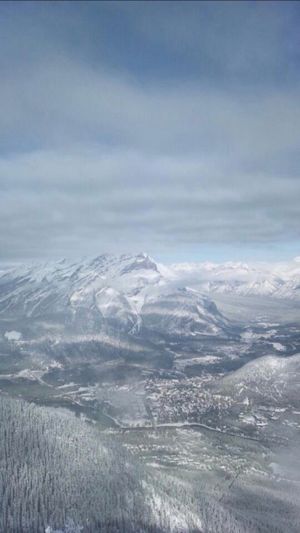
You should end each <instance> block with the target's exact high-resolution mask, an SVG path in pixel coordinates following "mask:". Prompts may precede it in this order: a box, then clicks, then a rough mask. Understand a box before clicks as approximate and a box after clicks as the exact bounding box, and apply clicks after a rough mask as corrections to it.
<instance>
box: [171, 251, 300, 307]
mask: <svg viewBox="0 0 300 533" xmlns="http://www.w3.org/2000/svg"><path fill="white" fill-rule="evenodd" d="M169 272H170V275H171V276H172V277H173V279H174V280H181V282H183V283H185V284H187V285H189V286H191V287H195V288H197V289H198V290H200V291H202V292H206V293H211V294H214V293H222V294H237V295H241V296H272V297H275V298H284V299H292V300H300V262H299V261H298V258H295V259H294V261H291V262H289V263H278V264H267V263H262V264H254V265H247V264H245V263H241V262H236V263H234V262H226V263H223V264H217V263H208V262H204V263H181V264H174V265H171V267H170V268H169ZM212 297H213V296H212Z"/></svg>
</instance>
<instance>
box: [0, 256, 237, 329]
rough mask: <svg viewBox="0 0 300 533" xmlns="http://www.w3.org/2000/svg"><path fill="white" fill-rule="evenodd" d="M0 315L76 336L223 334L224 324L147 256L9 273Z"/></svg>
mask: <svg viewBox="0 0 300 533" xmlns="http://www.w3.org/2000/svg"><path fill="white" fill-rule="evenodd" d="M0 315H2V316H5V317H11V318H12V317H13V318H14V319H20V320H21V319H24V318H25V319H26V320H27V321H33V322H34V321H35V322H36V321H53V320H54V321H55V322H60V324H61V326H63V327H65V328H67V329H69V330H72V332H76V333H80V334H90V333H95V334H96V333H99V332H100V331H103V329H105V328H107V327H109V328H112V329H113V330H116V331H119V332H120V331H122V332H125V333H134V334H137V333H138V332H139V331H140V330H141V329H142V330H143V331H144V332H145V331H146V330H149V331H150V332H156V333H158V334H167V335H170V334H172V335H180V336H189V335H192V336H195V335H214V336H215V335H220V334H226V333H227V330H228V329H229V323H228V321H226V319H225V318H224V317H223V315H222V314H221V313H220V312H219V311H218V309H217V307H216V306H215V304H214V303H213V302H212V301H211V300H210V299H209V298H208V297H207V296H205V297H204V296H202V295H201V293H200V292H199V291H198V290H196V289H189V288H186V287H185V285H184V284H182V283H181V280H174V276H173V275H172V274H171V273H170V272H169V270H168V269H166V268H164V267H160V265H158V264H156V263H155V262H154V260H153V259H151V258H150V257H149V256H148V255H146V254H144V253H141V254H138V255H136V256H133V255H122V256H120V257H115V256H110V255H102V256H98V257H96V258H94V259H92V260H84V261H81V262H75V263H70V262H67V261H66V260H63V261H60V262H57V263H47V264H45V265H31V266H25V267H18V268H14V269H13V270H9V271H6V272H4V273H2V275H1V276H0Z"/></svg>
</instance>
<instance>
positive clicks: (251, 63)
mask: <svg viewBox="0 0 300 533" xmlns="http://www.w3.org/2000/svg"><path fill="white" fill-rule="evenodd" d="M299 27H300V4H299V3H298V2H254V1H251V2H232V3H230V2H220V3H219V2H207V3H206V2H192V3H189V2H165V3H159V2H140V3H139V2H133V3H130V2H120V3H119V2H108V3H105V2H99V3H97V2H90V3H89V2H84V3H80V2H52V3H47V2H33V3H30V2H24V3H22V2H12V3H10V2H0V50H1V54H0V72H1V80H0V107H1V109H0V184H1V195H0V254H1V260H2V261H16V260H24V259H40V258H47V259H48V258H58V257H61V256H64V257H65V256H66V257H72V256H81V255H98V254H100V253H103V252H113V253H119V252H120V253H123V252H138V251H146V252H148V253H150V254H151V255H152V256H154V257H155V258H157V259H158V260H163V261H166V262H169V261H170V262H171V261H172V262H173V261H182V260H187V261H189V260H193V261H196V260H202V259H211V260H223V259H238V258H240V259H243V260H251V259H255V260H256V259H262V260H264V259H276V260H277V259H285V258H287V257H293V256H296V255H299V254H300V240H299V236H300V216H299V215H300V176H299V172H300V32H299Z"/></svg>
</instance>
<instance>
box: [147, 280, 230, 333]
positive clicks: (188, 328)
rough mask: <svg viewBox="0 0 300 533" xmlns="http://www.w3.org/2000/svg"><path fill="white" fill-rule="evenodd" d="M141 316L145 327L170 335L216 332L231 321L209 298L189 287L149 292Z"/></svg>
mask: <svg viewBox="0 0 300 533" xmlns="http://www.w3.org/2000/svg"><path fill="white" fill-rule="evenodd" d="M141 316H142V321H143V324H144V326H145V327H147V328H148V329H150V330H152V331H155V332H157V333H163V334H166V335H169V336H195V335H214V336H215V335H219V334H222V333H223V334H224V331H225V330H226V327H228V325H229V324H228V321H227V320H226V319H225V318H224V316H223V315H222V314H221V313H219V311H218V309H217V307H216V305H215V304H214V303H213V302H212V301H211V300H210V299H209V298H207V297H205V296H203V295H201V294H200V293H199V292H198V291H195V290H193V289H190V288H182V289H177V290H173V291H172V292H168V291H165V292H164V293H161V294H158V295H156V296H150V297H149V298H148V299H147V300H146V302H145V304H144V305H143V307H142V309H141Z"/></svg>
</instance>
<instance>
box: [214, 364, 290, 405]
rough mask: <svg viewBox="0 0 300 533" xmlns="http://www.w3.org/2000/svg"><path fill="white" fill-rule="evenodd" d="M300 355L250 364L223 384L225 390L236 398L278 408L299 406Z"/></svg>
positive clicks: (223, 380)
mask: <svg viewBox="0 0 300 533" xmlns="http://www.w3.org/2000/svg"><path fill="white" fill-rule="evenodd" d="M299 372H300V354H295V355H292V356H290V357H279V356H271V355H268V356H264V357H259V358H258V359H255V360H253V361H250V362H249V363H247V364H246V365H244V366H243V367H242V368H240V369H239V370H237V371H235V372H233V373H232V374H229V375H228V376H225V377H224V378H223V379H222V380H221V384H220V385H219V387H220V386H221V390H222V391H223V392H227V393H230V394H233V395H234V396H235V398H240V399H246V398H252V400H253V401H260V402H262V403H267V404H269V403H270V404H272V405H276V404H277V403H282V402H284V403H288V404H292V405H294V406H296V407H299V406H300V403H299V392H300V385H299V378H298V377H299Z"/></svg>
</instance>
